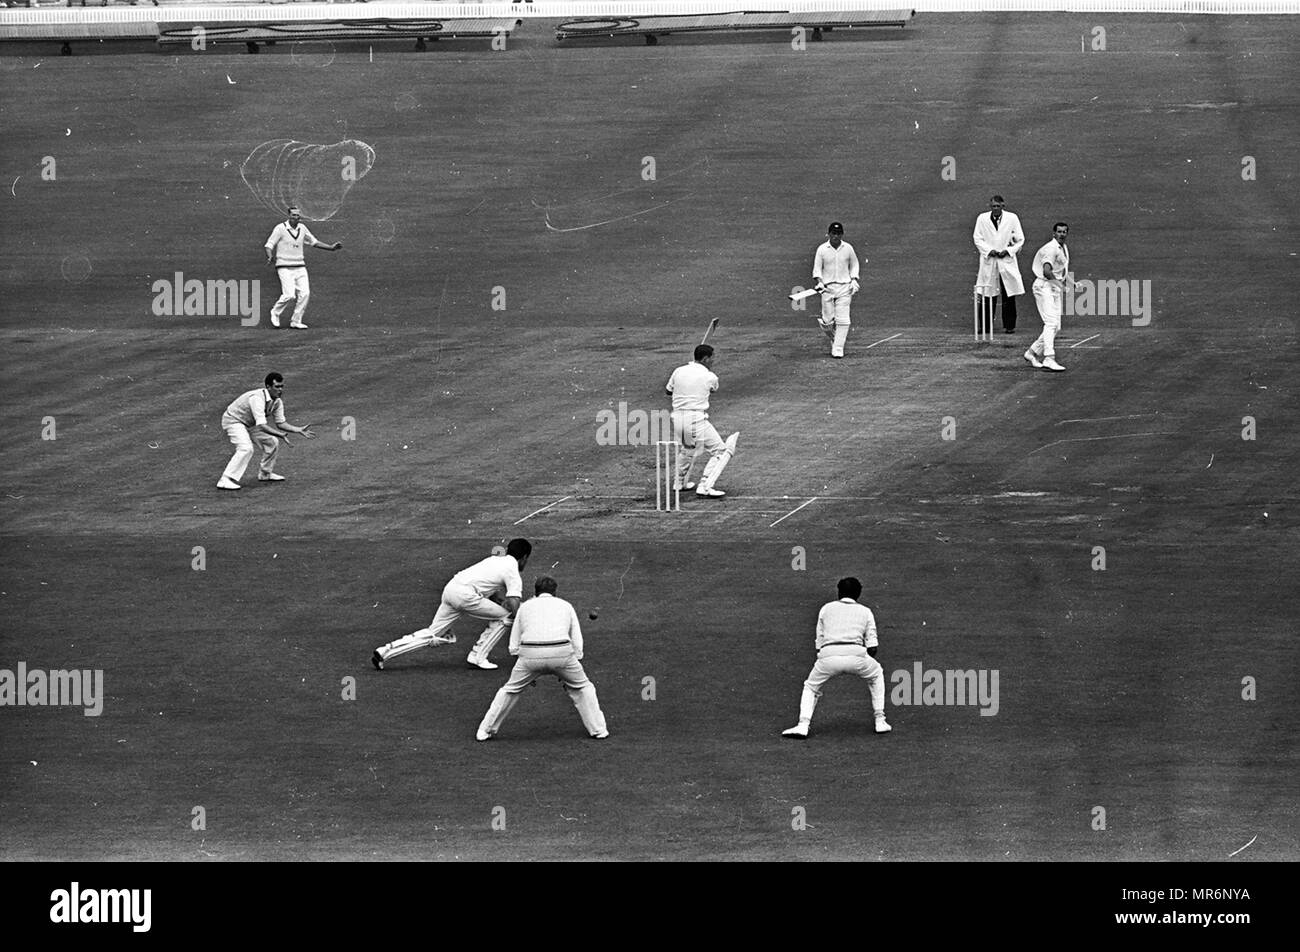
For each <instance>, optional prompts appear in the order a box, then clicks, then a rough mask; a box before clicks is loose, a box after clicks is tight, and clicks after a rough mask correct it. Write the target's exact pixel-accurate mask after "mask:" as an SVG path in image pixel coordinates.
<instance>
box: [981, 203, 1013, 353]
mask: <svg viewBox="0 0 1300 952" xmlns="http://www.w3.org/2000/svg"><path fill="white" fill-rule="evenodd" d="M1005 207H1006V203H1005V202H1004V201H1003V200H1002V196H1001V195H994V196H993V197H992V198H991V199H989V210H988V211H986V212H984V213H983V214H981V215H980V216H979V217H978V218H976V219H975V233H974V235H973V238H974V241H975V250H976V251H978V252H979V254H980V266H979V271H978V272H977V273H976V275H975V290H976V291H977V292H978V293H979V295H980V297H981V305H982V307H981V310H980V317H981V319H982V320H983V321H984V322H985V324H986V329H987V330H988V332H989V333H992V332H993V298H996V297H997V296H998V295H999V294H1001V295H1002V329H1003V330H1004V331H1006V333H1008V334H1014V333H1015V332H1016V296H1017V295H1020V294H1024V293H1025V282H1024V281H1023V280H1022V279H1021V277H1020V265H1019V264H1018V263H1017V262H1016V252H1018V251H1019V250H1020V249H1021V248H1023V247H1024V245H1025V233H1024V232H1023V231H1021V230H1020V218H1019V217H1017V215H1016V213H1015V212H1009V211H1005V210H1004V209H1005Z"/></svg>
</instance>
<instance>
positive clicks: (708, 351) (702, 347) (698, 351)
mask: <svg viewBox="0 0 1300 952" xmlns="http://www.w3.org/2000/svg"><path fill="white" fill-rule="evenodd" d="M712 356H713V348H712V347H711V346H710V345H708V344H696V345H695V359H696V361H701V360H707V359H708V358H710V357H712Z"/></svg>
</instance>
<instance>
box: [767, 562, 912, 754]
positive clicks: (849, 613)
mask: <svg viewBox="0 0 1300 952" xmlns="http://www.w3.org/2000/svg"><path fill="white" fill-rule="evenodd" d="M837 588H838V590H839V600H838V601H834V602H827V603H826V604H825V605H823V606H822V610H821V612H820V613H819V614H818V615H817V662H816V663H815V664H814V665H813V669H812V671H811V673H809V675H808V680H807V681H805V682H804V683H803V697H802V698H801V699H800V701H799V723H798V724H796V725H795V726H794V727H791V728H790V729H789V730H785V731H782V732H781V734H782V735H783V736H785V737H794V738H797V739H799V740H803V739H804V738H806V737H807V736H808V726H809V724H810V723H812V716H813V711H815V710H816V709H817V701H818V700H819V699H820V698H821V696H822V685H824V684H825V683H826V682H827V681H829V680H830V679H831V678H833V677H835V676H836V675H837V674H856V675H857V676H858V677H860V678H862V679H863V680H865V681H866V682H867V687H868V688H869V689H870V690H871V707H872V709H873V710H874V711H875V714H876V733H877V734H885V733H888V732H889V731H892V730H893V728H892V727H890V726H889V723H888V722H887V721H886V720H885V670H884V668H882V667H881V666H880V662H879V661H877V660H876V645H877V642H876V617H875V616H874V615H873V614H871V609H870V608H868V607H867V606H866V605H863V604H860V603H859V602H858V599H859V598H860V597H861V596H862V583H861V582H859V581H858V580H857V579H855V578H842V579H840V581H839V584H838V586H837Z"/></svg>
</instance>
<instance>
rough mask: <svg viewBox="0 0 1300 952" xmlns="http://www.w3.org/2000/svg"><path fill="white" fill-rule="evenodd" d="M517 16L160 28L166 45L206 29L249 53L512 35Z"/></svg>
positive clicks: (186, 41)
mask: <svg viewBox="0 0 1300 952" xmlns="http://www.w3.org/2000/svg"><path fill="white" fill-rule="evenodd" d="M521 22H523V21H521V20H517V19H501V18H489V17H483V18H473V19H460V20H387V19H384V20H330V21H325V22H319V23H308V22H303V21H300V20H293V21H288V22H283V23H260V22H250V23H230V22H229V21H223V22H221V23H209V24H205V23H201V22H195V23H168V24H167V25H166V26H164V27H161V28H160V29H159V31H158V43H159V45H160V46H173V45H185V46H189V45H191V44H192V43H193V41H194V38H195V36H197V35H199V33H200V31H201V32H202V35H203V37H204V42H205V43H207V44H209V45H222V44H230V43H243V44H245V46H247V48H248V52H250V53H256V52H258V45H259V44H263V43H264V44H266V45H267V46H274V45H275V44H276V42H277V41H283V42H290V43H299V42H310V41H318V40H364V41H366V42H374V41H377V40H401V39H405V40H412V39H413V40H415V48H416V49H417V50H423V49H425V48H426V44H427V43H429V42H436V41H438V40H439V39H491V38H493V37H496V36H509V35H510V34H511V33H512V32H513V31H514V30H515V29H517V28H518V27H519V25H520V23H521Z"/></svg>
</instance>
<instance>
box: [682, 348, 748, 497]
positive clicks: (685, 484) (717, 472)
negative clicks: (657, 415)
mask: <svg viewBox="0 0 1300 952" xmlns="http://www.w3.org/2000/svg"><path fill="white" fill-rule="evenodd" d="M694 357H695V359H694V360H692V361H691V362H690V363H689V364H682V365H681V366H680V367H678V368H677V369H676V370H674V371H673V373H672V376H670V377H669V378H668V383H667V385H666V386H665V387H664V389H665V390H667V391H668V395H669V396H670V397H672V401H673V411H672V421H673V436H674V438H675V439H676V440H677V441H678V442H679V443H680V444H681V447H682V449H681V452H680V453H678V455H677V471H676V472H675V473H674V474H673V489H674V490H682V489H691V488H694V489H695V495H697V496H704V497H705V498H713V497H717V496H725V495H726V493H724V492H723V491H722V490H721V489H714V488H713V484H714V483H716V482H717V480H718V477H719V476H721V475H722V471H723V470H724V469H726V468H727V463H729V462H731V457H732V456H734V455H735V454H736V443H737V441H738V440H739V439H740V434H739V433H733V434H731V436H729V437H727V439H726V441H725V442H724V441H723V439H722V438H721V437H720V436H718V431H717V430H716V429H714V427H713V424H712V423H710V422H709V394H711V393H712V392H713V391H715V390H717V389H718V375H717V374H715V373H714V372H713V348H712V347H711V346H710V345H708V344H699V345H697V346H696V348H695V354H694ZM705 453H707V454H708V455H709V461H708V462H707V463H705V464H704V473H703V475H701V476H700V482H699V485H696V484H695V483H693V482H691V481H690V478H691V470H692V469H693V468H694V466H695V461H696V459H698V458H699V457H700V456H701V455H702V454H705Z"/></svg>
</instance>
